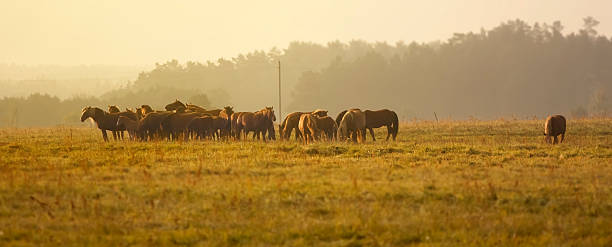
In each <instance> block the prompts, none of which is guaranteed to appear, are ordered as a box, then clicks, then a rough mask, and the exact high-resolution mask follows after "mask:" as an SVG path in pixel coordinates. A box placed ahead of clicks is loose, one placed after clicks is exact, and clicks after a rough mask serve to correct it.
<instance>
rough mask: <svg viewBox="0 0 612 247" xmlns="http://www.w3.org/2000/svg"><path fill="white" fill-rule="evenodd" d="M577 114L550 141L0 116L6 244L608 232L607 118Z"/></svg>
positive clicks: (0, 207) (503, 130)
mask: <svg viewBox="0 0 612 247" xmlns="http://www.w3.org/2000/svg"><path fill="white" fill-rule="evenodd" d="M568 128H569V130H568V136H567V139H566V141H567V142H566V143H564V144H562V145H557V146H550V145H546V144H544V143H543V137H542V136H541V132H542V127H541V122H540V121H503V120H499V121H464V122H460V121H456V122H451V121H449V122H440V123H433V122H412V123H404V124H403V125H402V129H401V130H400V134H399V136H398V138H399V140H398V141H397V142H385V141H380V140H379V141H377V142H376V143H372V142H371V140H369V141H368V144H366V145H352V144H344V143H317V144H313V145H308V146H303V145H300V144H299V143H298V142H294V141H292V142H273V143H268V144H263V143H256V142H250V141H247V142H230V143H217V142H190V143H168V142H155V143H134V142H115V143H112V142H111V143H103V142H101V136H100V133H99V132H98V131H96V130H93V129H72V130H70V129H67V128H53V129H19V130H8V129H1V130H0V246H6V245H35V246H38V245H61V246H66V245H68V246H70V245H72V246H83V245H92V246H97V245H101V246H122V245H134V244H135V245H224V246H225V245H290V246H295V245H306V246H312V245H351V246H358V245H380V246H398V245H400V246H401V245H424V246H430V245H434V246H437V245H461V246H516V245H526V246H543V245H553V246H565V245H567V246H610V245H612V120H610V119H586V120H577V121H570V122H569V123H568ZM381 130H382V129H381ZM377 134H378V138H379V139H382V138H383V137H384V135H386V133H383V132H382V131H381V132H377Z"/></svg>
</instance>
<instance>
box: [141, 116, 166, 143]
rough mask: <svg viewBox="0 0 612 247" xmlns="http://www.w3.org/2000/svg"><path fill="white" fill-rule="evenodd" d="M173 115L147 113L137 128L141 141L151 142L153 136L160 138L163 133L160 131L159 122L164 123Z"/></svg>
mask: <svg viewBox="0 0 612 247" xmlns="http://www.w3.org/2000/svg"><path fill="white" fill-rule="evenodd" d="M171 114H174V113H173V112H169V111H166V112H150V113H147V114H146V115H145V116H144V117H143V118H142V119H141V120H140V123H139V126H138V132H139V136H140V138H141V139H142V140H146V139H147V138H148V139H149V140H153V139H154V138H155V136H157V137H161V136H163V133H162V131H161V122H162V121H164V120H165V119H166V118H167V117H168V116H170V115H171Z"/></svg>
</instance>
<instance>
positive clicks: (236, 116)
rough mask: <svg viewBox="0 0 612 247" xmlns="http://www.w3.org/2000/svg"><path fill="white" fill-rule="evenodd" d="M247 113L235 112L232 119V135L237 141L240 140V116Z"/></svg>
mask: <svg viewBox="0 0 612 247" xmlns="http://www.w3.org/2000/svg"><path fill="white" fill-rule="evenodd" d="M245 113H248V112H234V113H232V115H231V117H230V125H231V133H232V136H233V137H234V138H236V139H240V132H238V120H239V119H240V116H242V114H245Z"/></svg>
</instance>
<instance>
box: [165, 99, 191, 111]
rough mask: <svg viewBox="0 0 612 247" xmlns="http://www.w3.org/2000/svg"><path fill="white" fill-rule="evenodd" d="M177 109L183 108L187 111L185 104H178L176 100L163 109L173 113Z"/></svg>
mask: <svg viewBox="0 0 612 247" xmlns="http://www.w3.org/2000/svg"><path fill="white" fill-rule="evenodd" d="M179 107H183V108H185V109H187V106H186V105H185V104H183V102H180V101H179V100H178V99H177V100H175V101H174V102H172V103H170V104H167V105H166V107H165V109H166V111H174V110H176V109H178V108H179Z"/></svg>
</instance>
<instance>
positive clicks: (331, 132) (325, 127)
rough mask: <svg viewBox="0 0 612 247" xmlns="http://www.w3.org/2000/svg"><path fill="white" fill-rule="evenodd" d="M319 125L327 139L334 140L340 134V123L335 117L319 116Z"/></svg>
mask: <svg viewBox="0 0 612 247" xmlns="http://www.w3.org/2000/svg"><path fill="white" fill-rule="evenodd" d="M316 120H317V127H319V129H320V130H321V132H322V133H325V135H326V136H327V139H328V140H329V141H333V140H336V139H337V136H338V125H337V124H336V121H334V119H333V118H331V117H329V116H325V117H317V118H316Z"/></svg>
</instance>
